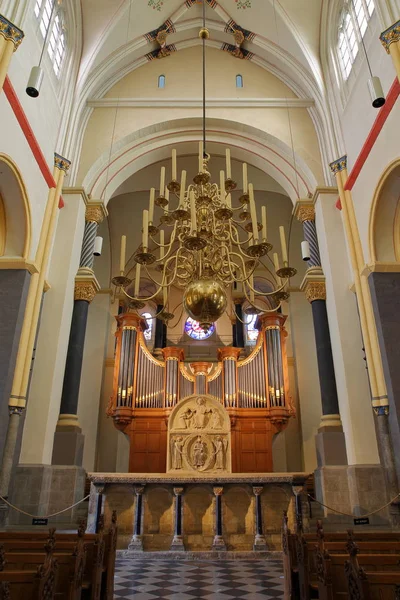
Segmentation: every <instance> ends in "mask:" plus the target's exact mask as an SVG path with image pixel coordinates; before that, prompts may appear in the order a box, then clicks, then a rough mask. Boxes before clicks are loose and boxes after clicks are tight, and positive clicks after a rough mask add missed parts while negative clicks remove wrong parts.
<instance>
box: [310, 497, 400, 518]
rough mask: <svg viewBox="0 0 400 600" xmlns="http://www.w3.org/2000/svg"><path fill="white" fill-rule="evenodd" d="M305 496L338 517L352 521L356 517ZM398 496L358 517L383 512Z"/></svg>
mask: <svg viewBox="0 0 400 600" xmlns="http://www.w3.org/2000/svg"><path fill="white" fill-rule="evenodd" d="M307 496H308V497H309V498H311V500H313V502H316V503H317V504H319V505H320V506H323V507H324V508H327V509H328V510H331V511H332V512H335V513H337V514H338V515H344V516H345V517H351V518H352V519H354V518H357V515H350V514H349V513H345V512H342V511H340V510H336V509H335V508H332V507H331V506H327V505H326V504H323V503H322V502H320V501H319V500H317V499H316V498H314V497H313V496H311V494H307ZM399 496H400V492H399V493H398V494H397V496H395V497H394V498H393V499H392V500H390V502H388V503H387V504H385V505H384V506H381V507H380V508H377V509H376V510H373V511H372V512H369V513H367V514H366V515H360V517H361V518H363V517H370V516H371V515H375V514H376V513H378V512H380V511H381V510H383V509H384V508H387V507H388V506H390V504H393V502H394V501H395V500H397V498H398V497H399Z"/></svg>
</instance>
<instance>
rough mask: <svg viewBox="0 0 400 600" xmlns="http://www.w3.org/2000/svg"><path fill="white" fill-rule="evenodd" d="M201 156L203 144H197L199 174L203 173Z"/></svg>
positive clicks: (202, 154)
mask: <svg viewBox="0 0 400 600" xmlns="http://www.w3.org/2000/svg"><path fill="white" fill-rule="evenodd" d="M203 156H204V146H203V142H200V143H199V173H202V172H203Z"/></svg>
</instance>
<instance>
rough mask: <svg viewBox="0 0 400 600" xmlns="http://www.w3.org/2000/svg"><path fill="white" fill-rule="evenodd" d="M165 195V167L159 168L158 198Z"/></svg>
mask: <svg viewBox="0 0 400 600" xmlns="http://www.w3.org/2000/svg"><path fill="white" fill-rule="evenodd" d="M164 193H165V167H161V174H160V196H164Z"/></svg>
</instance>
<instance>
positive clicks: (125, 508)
mask: <svg viewBox="0 0 400 600" xmlns="http://www.w3.org/2000/svg"><path fill="white" fill-rule="evenodd" d="M308 476H309V473H258V474H254V473H250V474H243V473H242V474H240V473H219V474H217V473H210V474H208V475H207V474H206V473H200V474H199V473H194V474H192V475H189V474H186V473H185V474H179V473H177V472H173V473H160V474H150V475H145V474H143V473H89V479H90V481H91V492H90V501H89V516H88V531H91V532H94V531H95V530H96V524H97V522H98V519H99V515H100V514H104V518H105V523H106V525H107V524H108V523H109V522H110V520H111V516H112V512H113V511H116V512H117V518H118V533H119V535H118V548H119V549H125V550H128V551H129V552H130V553H133V554H134V553H136V552H143V551H168V552H171V551H172V552H173V551H177V552H185V551H189V552H190V551H193V552H196V551H203V552H204V551H210V552H221V551H222V552H223V551H226V550H231V551H236V552H240V551H264V552H265V551H274V550H281V536H280V532H281V524H282V515H283V511H287V513H288V517H289V526H291V527H293V526H294V523H295V520H296V518H301V515H302V518H303V519H304V520H306V519H307V510H306V508H305V507H302V503H305V502H306V500H305V496H304V494H303V493H302V492H303V486H304V483H305V481H306V480H307V478H308ZM303 508H304V509H303ZM304 524H305V525H306V523H304Z"/></svg>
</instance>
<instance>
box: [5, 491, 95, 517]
mask: <svg viewBox="0 0 400 600" xmlns="http://www.w3.org/2000/svg"><path fill="white" fill-rule="evenodd" d="M89 496H90V494H88V495H87V496H85V497H84V498H82V500H79V502H75V504H72V505H71V506H68V508H63V510H59V511H58V512H55V513H53V514H51V515H31V513H28V512H25V511H24V510H22V509H21V508H18V506H14V504H11V502H9V501H8V500H6V499H5V498H3V496H0V500H2V501H3V502H5V504H8V506H9V507H10V508H13V509H14V510H16V511H18V512H20V513H21V514H22V515H27V516H28V517H32V519H51V517H56V516H57V515H61V514H62V513H64V512H67V510H71V508H75V506H78V504H81V503H82V502H84V501H85V500H87V499H88V498H89Z"/></svg>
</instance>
